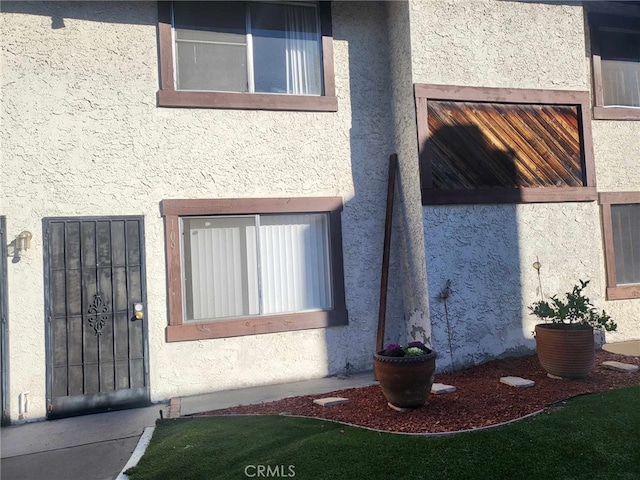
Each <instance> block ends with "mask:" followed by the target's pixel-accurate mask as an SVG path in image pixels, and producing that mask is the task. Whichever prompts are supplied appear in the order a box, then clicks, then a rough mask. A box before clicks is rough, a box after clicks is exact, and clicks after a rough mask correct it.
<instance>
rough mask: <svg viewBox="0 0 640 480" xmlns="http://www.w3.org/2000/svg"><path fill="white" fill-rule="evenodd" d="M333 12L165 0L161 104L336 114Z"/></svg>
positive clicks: (322, 7)
mask: <svg viewBox="0 0 640 480" xmlns="http://www.w3.org/2000/svg"><path fill="white" fill-rule="evenodd" d="M329 8H330V7H329V6H328V4H325V2H322V3H321V4H318V3H308V2H297V3H292V2H289V3H263V2H198V1H196V2H160V3H159V4H158V19H159V35H160V42H159V45H160V57H161V58H160V65H161V75H162V78H161V88H160V92H159V93H158V101H159V104H160V105H161V106H193V107H219V108H247V109H249V108H255V109H274V110H328V111H335V110H336V109H337V102H336V99H335V92H334V90H335V89H334V84H333V53H332V38H331V32H330V30H331V29H330V27H331V22H330V11H329Z"/></svg>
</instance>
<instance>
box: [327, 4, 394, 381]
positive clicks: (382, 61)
mask: <svg viewBox="0 0 640 480" xmlns="http://www.w3.org/2000/svg"><path fill="white" fill-rule="evenodd" d="M385 15H386V8H385V5H384V4H383V2H337V3H332V16H333V37H334V51H335V58H336V59H338V58H339V56H340V55H342V53H346V52H341V50H342V48H345V47H346V48H347V49H348V72H344V71H339V69H338V68H336V90H337V91H338V92H340V91H341V90H342V91H343V92H345V93H346V92H347V89H348V96H346V95H345V96H344V97H342V96H341V97H340V99H339V101H340V105H339V111H338V114H337V115H338V116H339V117H347V118H345V119H344V120H343V122H344V125H350V130H349V147H350V158H349V160H350V167H351V175H352V182H353V196H352V197H351V198H346V197H345V205H344V211H343V214H342V224H343V252H344V271H345V290H346V295H347V307H348V310H349V326H348V327H347V328H344V329H343V328H340V329H327V330H326V333H325V337H326V348H327V358H328V362H329V373H346V374H349V373H355V372H361V371H368V370H372V369H373V353H374V351H375V346H376V334H377V319H378V307H379V300H380V295H379V294H380V277H381V270H382V250H383V248H382V247H383V241H384V221H385V206H386V195H387V176H388V161H389V155H390V154H392V153H393V152H394V137H393V118H392V115H391V86H390V64H389V55H388V46H387V36H386V19H385ZM347 74H348V77H349V80H348V81H349V83H348V85H346V84H341V83H340V81H341V78H342V79H344V78H345V77H346V75H347ZM344 160H345V161H346V159H344ZM396 201H397V197H396ZM397 248H398V247H397V244H396V245H393V244H392V249H397ZM398 257H399V251H394V252H393V253H392V255H391V262H392V264H391V267H390V273H389V279H390V280H389V293H388V295H387V319H388V320H387V323H388V325H389V324H390V325H391V326H390V329H388V331H392V330H393V325H394V324H395V323H398V324H399V323H400V322H399V321H396V322H394V321H393V319H395V320H402V316H403V305H402V299H401V297H400V294H399V292H400V285H399V282H398V281H397V280H398V279H399V278H400V275H399V273H398V266H399V265H398V263H397V260H398ZM396 336H397V335H396V334H395V333H393V332H392V333H390V335H389V338H390V339H394V340H395V339H396Z"/></svg>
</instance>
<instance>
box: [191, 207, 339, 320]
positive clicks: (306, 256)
mask: <svg viewBox="0 0 640 480" xmlns="http://www.w3.org/2000/svg"><path fill="white" fill-rule="evenodd" d="M181 222H182V233H183V235H182V238H183V244H182V252H183V255H182V261H183V273H184V276H183V298H184V299H185V305H184V309H185V312H184V313H185V320H186V321H202V320H212V319H226V318H234V317H245V316H253V315H273V314H281V313H294V312H305V311H312V310H329V309H331V308H333V304H332V290H331V262H330V258H331V256H330V246H329V245H330V243H329V238H330V237H329V223H328V214H325V213H304V214H273V215H272V214H262V215H238V216H210V217H183V218H182V219H181Z"/></svg>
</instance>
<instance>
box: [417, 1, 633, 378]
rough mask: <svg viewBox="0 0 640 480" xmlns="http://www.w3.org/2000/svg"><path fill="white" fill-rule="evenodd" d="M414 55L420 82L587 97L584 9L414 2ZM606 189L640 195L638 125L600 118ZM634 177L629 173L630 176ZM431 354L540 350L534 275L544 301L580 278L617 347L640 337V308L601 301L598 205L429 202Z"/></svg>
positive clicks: (600, 162) (599, 156) (470, 357)
mask: <svg viewBox="0 0 640 480" xmlns="http://www.w3.org/2000/svg"><path fill="white" fill-rule="evenodd" d="M411 45H412V47H411V55H412V68H413V78H414V81H415V82H418V83H432V84H445V85H461V86H483V87H504V88H536V89H562V90H580V91H588V90H589V89H590V85H591V80H590V64H589V58H588V56H587V45H586V37H585V20H584V15H583V8H582V6H580V5H578V4H569V5H563V4H555V5H554V4H550V3H548V2H540V3H537V2H530V3H529V2H508V1H494V0H470V1H461V0H427V1H411ZM593 138H594V150H595V161H596V177H597V182H598V190H599V191H611V190H636V191H637V190H640V179H638V178H635V177H634V176H633V175H628V172H629V171H636V170H637V169H638V158H640V155H639V154H640V151H639V150H638V149H639V148H640V124H638V123H637V122H601V121H593ZM625 172H626V173H625ZM423 222H424V237H425V249H426V264H427V273H428V279H429V300H430V302H431V322H432V328H433V343H434V348H435V349H436V350H437V351H439V352H440V357H439V366H440V368H448V367H449V366H450V364H451V359H450V353H449V345H448V343H449V340H448V335H447V329H446V319H445V315H444V304H443V302H442V301H440V300H438V299H437V297H438V295H439V293H440V292H441V291H442V290H443V289H444V288H445V286H446V282H447V280H451V288H452V290H453V293H452V296H451V297H450V298H449V299H448V301H447V307H448V313H449V323H450V325H451V334H452V344H453V363H454V364H455V365H456V366H458V367H460V366H463V365H468V364H472V363H479V362H482V361H485V360H488V359H490V358H494V357H496V356H501V355H510V354H518V353H520V352H523V351H526V350H528V349H532V348H533V347H534V342H533V340H532V331H533V326H534V324H535V319H534V318H533V317H531V316H530V315H529V314H528V313H529V312H528V311H527V306H528V305H529V304H531V302H533V301H534V300H535V299H536V295H537V292H538V290H539V288H538V285H539V283H538V277H537V272H536V270H534V269H533V268H532V264H533V262H535V261H536V260H539V261H540V263H541V264H542V269H541V283H542V290H543V293H544V294H545V295H550V294H553V293H564V292H566V291H568V290H570V289H571V287H572V286H573V285H574V284H576V283H577V279H578V278H582V279H590V280H591V284H590V285H589V291H588V294H589V296H590V297H591V299H592V300H594V301H595V303H596V305H598V306H600V307H604V308H606V309H607V310H608V311H609V312H610V313H611V314H615V318H616V320H617V321H618V324H619V331H618V332H617V333H614V334H607V339H608V340H610V341H615V340H620V339H625V338H640V330H639V328H640V327H639V325H640V318H638V317H639V314H638V311H640V307H639V305H640V302H639V301H616V302H606V301H604V291H605V286H606V284H605V277H604V259H603V252H602V237H601V227H600V217H599V208H598V206H597V204H596V203H595V202H591V203H585V204H580V203H559V204H529V205H518V206H514V205H488V206H474V205H467V206H465V205H457V206H428V207H424V209H423Z"/></svg>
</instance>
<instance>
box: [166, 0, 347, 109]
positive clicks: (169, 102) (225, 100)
mask: <svg viewBox="0 0 640 480" xmlns="http://www.w3.org/2000/svg"><path fill="white" fill-rule="evenodd" d="M318 13H319V15H320V29H321V34H322V68H323V80H324V82H323V83H324V94H323V95H321V96H315V95H288V94H269V93H235V92H194V91H180V90H176V89H175V86H174V69H173V65H174V62H173V42H172V37H171V2H170V1H159V2H158V50H159V62H160V89H159V90H158V98H157V101H158V106H160V107H191V108H221V109H240V110H285V111H308V112H337V111H338V99H337V97H336V89H335V71H334V65H333V31H332V25H331V2H327V1H324V2H319V5H318Z"/></svg>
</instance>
